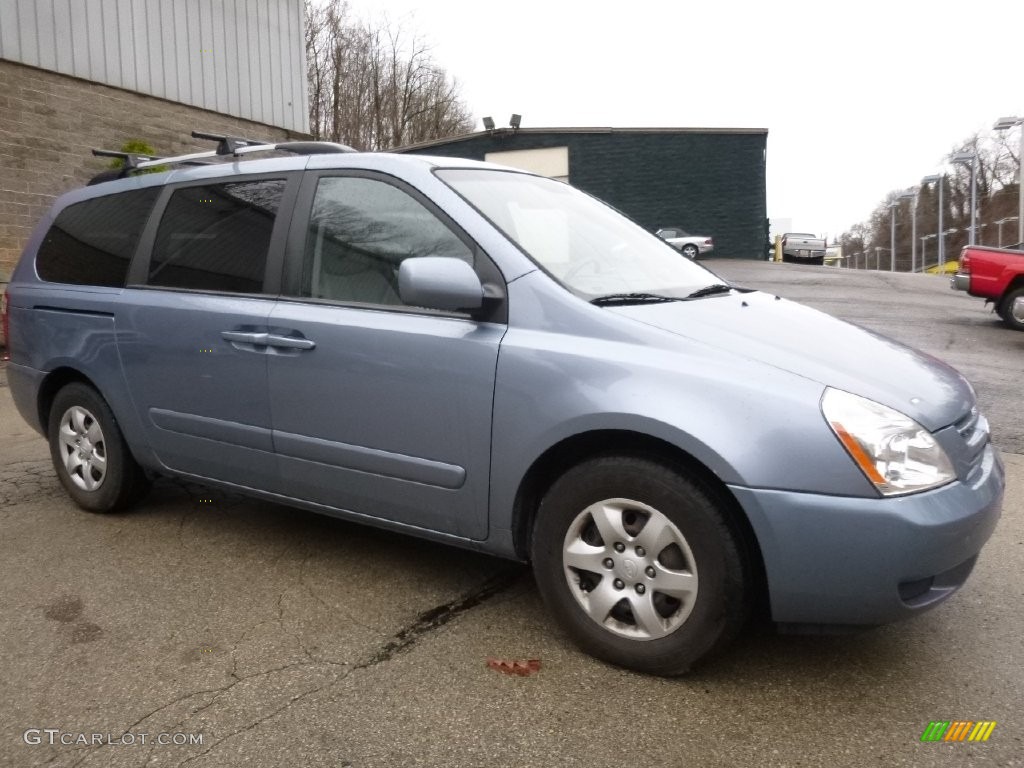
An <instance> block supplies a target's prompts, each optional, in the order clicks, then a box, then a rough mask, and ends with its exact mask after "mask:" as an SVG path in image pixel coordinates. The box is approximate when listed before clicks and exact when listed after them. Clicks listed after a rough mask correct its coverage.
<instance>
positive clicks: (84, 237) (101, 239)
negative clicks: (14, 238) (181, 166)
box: [36, 187, 160, 288]
mask: <svg viewBox="0 0 1024 768" xmlns="http://www.w3.org/2000/svg"><path fill="white" fill-rule="evenodd" d="M159 194H160V187H149V188H147V189H137V190H131V191H129V192H118V193H117V194H113V195H105V196H104V197H96V198H93V199H92V200H85V201H83V202H81V203H75V204H74V205H69V206H68V207H67V208H65V209H64V210H63V211H61V212H60V213H59V214H57V219H56V221H54V222H53V226H51V227H50V231H49V232H47V233H46V237H45V238H44V239H43V243H42V245H41V246H39V253H38V254H37V255H36V272H38V274H39V277H40V278H41V279H43V280H46V281H47V282H50V283H71V284H73V285H102V286H108V287H113V288H121V287H124V283H125V277H126V276H127V274H128V265H129V262H130V261H131V258H132V254H134V253H135V246H136V245H138V242H139V235H140V234H141V233H142V229H143V227H145V226H146V220H147V219H148V218H149V214H150V211H152V209H153V204H154V203H155V202H156V198H157V196H158V195H159Z"/></svg>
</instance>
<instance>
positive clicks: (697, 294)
mask: <svg viewBox="0 0 1024 768" xmlns="http://www.w3.org/2000/svg"><path fill="white" fill-rule="evenodd" d="M731 290H732V286H731V285H726V284H725V283H712V284H711V285H706V286H704V287H703V288H699V289H698V290H696V291H694V292H693V293H691V294H690V295H689V296H687V297H686V298H688V299H700V298H703V297H704V296H714V295H715V294H716V293H728V292H729V291H731Z"/></svg>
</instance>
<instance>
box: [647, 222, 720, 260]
mask: <svg viewBox="0 0 1024 768" xmlns="http://www.w3.org/2000/svg"><path fill="white" fill-rule="evenodd" d="M654 234H656V235H657V236H658V237H660V238H661V239H662V240H664V241H665V242H666V243H668V244H669V245H671V246H672V247H673V248H676V249H677V250H679V251H682V253H683V256H685V257H686V258H688V259H696V258H697V257H698V256H703V255H704V254H707V253H711V251H713V250H714V248H715V243H714V240H713V239H712V238H710V237H708V236H707V235H691V234H690V233H689V232H687V231H686V230H685V229H682V228H681V227H662V228H661V229H659V230H657V231H656V232H655V233H654Z"/></svg>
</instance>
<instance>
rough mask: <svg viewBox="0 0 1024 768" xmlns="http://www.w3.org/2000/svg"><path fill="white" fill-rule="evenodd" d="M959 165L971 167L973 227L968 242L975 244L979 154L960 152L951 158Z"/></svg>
mask: <svg viewBox="0 0 1024 768" xmlns="http://www.w3.org/2000/svg"><path fill="white" fill-rule="evenodd" d="M950 159H951V160H952V161H953V162H954V163H957V164H959V165H969V166H970V167H971V229H970V234H968V235H967V244H968V245H974V232H975V223H974V222H975V217H976V216H977V214H978V154H977V153H976V152H960V153H958V154H955V155H953V157H952V158H950Z"/></svg>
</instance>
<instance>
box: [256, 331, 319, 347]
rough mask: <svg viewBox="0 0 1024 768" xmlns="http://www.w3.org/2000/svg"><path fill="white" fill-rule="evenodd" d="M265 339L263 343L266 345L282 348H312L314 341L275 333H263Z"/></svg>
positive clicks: (314, 345)
mask: <svg viewBox="0 0 1024 768" xmlns="http://www.w3.org/2000/svg"><path fill="white" fill-rule="evenodd" d="M264 335H265V336H266V337H267V339H266V341H264V342H263V343H264V344H266V345H267V346H268V347H279V348H282V349H313V348H314V347H316V342H315V341H312V340H310V339H306V338H303V337H301V336H298V337H297V336H278V335H277V334H276V333H268V334H264Z"/></svg>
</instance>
